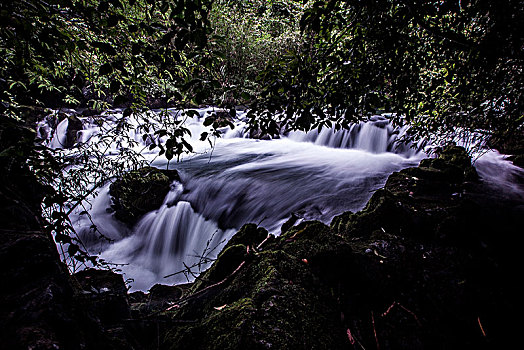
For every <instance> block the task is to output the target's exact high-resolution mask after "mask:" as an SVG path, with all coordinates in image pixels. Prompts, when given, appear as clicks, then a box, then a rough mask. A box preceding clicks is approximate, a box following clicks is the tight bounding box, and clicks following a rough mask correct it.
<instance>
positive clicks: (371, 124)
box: [287, 116, 422, 158]
mask: <svg viewBox="0 0 524 350" xmlns="http://www.w3.org/2000/svg"><path fill="white" fill-rule="evenodd" d="M406 132H407V128H406V127H400V128H394V127H393V126H392V125H391V124H390V123H389V120H388V119H387V118H385V117H383V116H374V117H372V118H371V119H370V120H369V121H368V122H360V123H356V124H352V125H350V127H349V129H348V130H346V129H342V130H338V131H337V130H336V129H335V128H333V127H332V128H323V129H322V130H321V131H320V132H318V130H311V131H309V132H307V133H304V132H302V131H293V132H290V133H289V134H288V135H287V137H288V138H289V139H291V140H294V141H298V142H311V143H314V144H316V145H319V146H326V147H330V148H348V149H359V150H363V151H367V152H371V153H384V152H391V153H396V154H401V155H403V156H404V157H406V158H409V157H412V156H414V155H416V154H417V153H419V152H420V151H421V149H422V147H421V145H413V144H411V143H404V142H403V141H402V136H404V135H405V133H406Z"/></svg>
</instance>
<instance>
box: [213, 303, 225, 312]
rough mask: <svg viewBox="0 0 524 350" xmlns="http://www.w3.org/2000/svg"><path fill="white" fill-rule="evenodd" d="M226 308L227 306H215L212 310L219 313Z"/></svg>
mask: <svg viewBox="0 0 524 350" xmlns="http://www.w3.org/2000/svg"><path fill="white" fill-rule="evenodd" d="M226 306H227V304H224V305H222V306H215V307H214V308H213V309H215V310H217V311H221V310H223V309H224V308H225V307H226Z"/></svg>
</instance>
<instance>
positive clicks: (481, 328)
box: [477, 317, 487, 338]
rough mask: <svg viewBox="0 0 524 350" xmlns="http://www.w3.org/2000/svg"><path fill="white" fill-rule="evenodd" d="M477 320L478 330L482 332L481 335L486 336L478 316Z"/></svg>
mask: <svg viewBox="0 0 524 350" xmlns="http://www.w3.org/2000/svg"><path fill="white" fill-rule="evenodd" d="M477 321H478V323H479V327H480V331H481V332H482V335H483V336H484V338H486V337H487V335H486V332H484V327H482V323H481V322H480V317H477Z"/></svg>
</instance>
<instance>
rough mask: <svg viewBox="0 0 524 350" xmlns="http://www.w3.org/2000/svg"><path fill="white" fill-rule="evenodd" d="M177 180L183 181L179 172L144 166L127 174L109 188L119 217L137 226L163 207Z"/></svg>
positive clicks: (116, 214)
mask: <svg viewBox="0 0 524 350" xmlns="http://www.w3.org/2000/svg"><path fill="white" fill-rule="evenodd" d="M173 181H180V178H179V176H178V173H177V172H176V170H161V169H157V168H153V167H144V168H141V169H138V170H134V171H130V172H127V173H125V174H124V175H123V176H122V177H121V178H119V179H117V180H116V181H115V182H113V183H112V184H111V186H110V188H109V193H110V194H111V197H112V199H113V206H112V208H113V209H114V210H115V217H116V218H117V219H119V220H120V221H122V222H125V223H127V224H129V225H133V224H134V223H135V222H136V221H138V219H139V218H140V217H141V216H142V215H144V214H146V213H147V212H150V211H152V210H155V209H158V208H160V206H161V205H162V202H163V201H164V198H165V196H166V195H167V193H168V192H169V190H170V189H171V184H172V183H173Z"/></svg>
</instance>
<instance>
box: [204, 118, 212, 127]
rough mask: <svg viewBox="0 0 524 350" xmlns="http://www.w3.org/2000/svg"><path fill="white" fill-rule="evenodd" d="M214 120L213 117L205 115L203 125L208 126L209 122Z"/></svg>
mask: <svg viewBox="0 0 524 350" xmlns="http://www.w3.org/2000/svg"><path fill="white" fill-rule="evenodd" d="M214 121H215V118H213V117H207V118H206V119H205V120H204V126H210V125H211V124H213V122H214Z"/></svg>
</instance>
